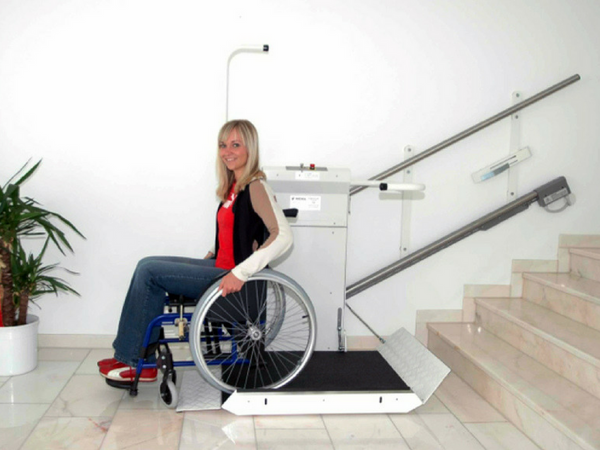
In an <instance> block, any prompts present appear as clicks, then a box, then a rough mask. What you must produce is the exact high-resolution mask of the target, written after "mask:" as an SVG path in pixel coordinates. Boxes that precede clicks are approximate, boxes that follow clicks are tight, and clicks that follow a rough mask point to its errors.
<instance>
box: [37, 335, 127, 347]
mask: <svg viewBox="0 0 600 450" xmlns="http://www.w3.org/2000/svg"><path fill="white" fill-rule="evenodd" d="M114 340H115V336H114V335H107V334H39V335H38V346H39V347H53V348H112V343H113V341H114Z"/></svg>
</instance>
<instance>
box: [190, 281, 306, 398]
mask: <svg viewBox="0 0 600 450" xmlns="http://www.w3.org/2000/svg"><path fill="white" fill-rule="evenodd" d="M219 283H220V282H216V283H214V284H213V285H212V286H211V287H210V288H208V289H207V291H206V292H205V293H204V295H203V296H202V298H201V299H200V300H199V301H198V304H197V306H196V310H195V312H194V315H193V317H192V322H191V327H190V336H189V338H190V348H191V353H192V357H193V359H194V361H195V363H196V366H197V367H198V370H199V371H200V374H201V375H202V377H203V378H204V379H205V380H206V381H207V382H208V383H209V384H211V385H212V386H214V387H216V388H217V389H220V390H221V391H224V392H228V393H231V392H233V391H235V390H248V389H276V388H278V387H281V386H283V385H284V384H286V383H288V382H289V381H291V380H292V379H293V378H294V377H295V376H296V375H297V374H298V373H300V371H301V370H302V369H303V368H304V366H305V365H306V363H307V362H308V360H309V359H310V356H311V355H312V352H313V349H314V346H315V342H316V316H315V312H314V309H313V306H312V304H311V302H310V300H309V298H308V296H307V295H306V292H304V290H303V289H302V288H301V287H300V286H299V285H298V284H297V283H296V282H295V281H293V280H292V279H291V278H289V277H287V276H285V275H283V274H281V273H279V272H276V271H273V270H270V269H264V270H262V271H261V272H259V273H257V274H255V275H254V276H252V277H251V278H250V279H249V280H248V281H247V282H246V283H244V286H243V288H242V290H241V291H240V292H236V293H234V294H230V295H228V296H226V297H222V296H221V295H220V291H219Z"/></svg>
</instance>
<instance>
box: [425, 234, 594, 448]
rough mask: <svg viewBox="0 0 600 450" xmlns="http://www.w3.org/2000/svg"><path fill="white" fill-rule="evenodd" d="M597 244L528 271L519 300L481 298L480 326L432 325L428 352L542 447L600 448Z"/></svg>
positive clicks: (478, 302) (477, 308) (564, 252)
mask: <svg viewBox="0 0 600 450" xmlns="http://www.w3.org/2000/svg"><path fill="white" fill-rule="evenodd" d="M598 243H599V240H598V239H597V238H594V239H592V242H591V243H589V242H588V244H586V246H580V247H576V246H575V247H571V248H563V249H561V250H560V251H559V259H561V258H562V261H559V262H558V263H557V264H556V267H557V268H559V269H561V270H562V271H563V273H557V272H555V273H536V272H529V273H528V272H525V273H522V278H521V279H520V281H519V288H518V289H511V292H513V293H514V292H518V293H519V294H521V295H520V296H518V297H504V298H489V297H488V298H485V297H482V298H475V301H474V304H475V314H474V319H475V320H474V321H473V322H461V323H451V322H449V323H428V324H427V330H428V336H427V345H428V347H429V349H430V350H431V351H432V352H433V353H435V354H436V355H437V356H438V357H439V358H440V359H441V360H442V361H444V362H445V363H446V364H447V365H448V366H449V367H450V368H451V369H452V371H453V372H454V373H455V374H456V375H458V376H459V377H460V378H462V379H463V380H464V381H465V382H467V383H468V384H469V385H470V386H471V387H473V388H474V389H475V390H476V391H477V392H478V393H479V394H480V395H481V396H482V397H484V398H485V399H486V400H487V401H488V402H489V403H491V404H492V405H493V406H494V407H496V409H498V411H500V412H501V413H502V414H503V415H504V416H505V417H506V418H507V419H508V420H510V421H511V422H512V423H513V424H514V425H515V426H517V427H518V428H519V429H520V430H521V431H523V432H524V433H525V434H526V435H527V436H528V437H529V438H530V439H531V440H532V441H534V442H535V443H536V444H537V445H538V446H540V447H541V448H542V449H548V450H575V449H586V450H592V449H594V450H600V245H598ZM582 247H583V248H582ZM561 252H562V253H561ZM561 255H562V256H561Z"/></svg>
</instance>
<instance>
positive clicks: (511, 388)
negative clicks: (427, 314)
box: [427, 322, 591, 447]
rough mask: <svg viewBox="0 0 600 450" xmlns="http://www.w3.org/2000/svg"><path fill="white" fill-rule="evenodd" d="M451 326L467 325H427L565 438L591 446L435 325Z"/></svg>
mask: <svg viewBox="0 0 600 450" xmlns="http://www.w3.org/2000/svg"><path fill="white" fill-rule="evenodd" d="M450 324H453V325H465V323H449V322H442V323H428V324H427V328H428V329H430V330H432V331H433V332H434V333H435V334H436V335H437V336H438V337H440V339H442V340H443V341H444V342H446V344H448V345H449V346H450V347H451V348H453V349H454V350H455V351H457V352H459V353H460V354H461V355H462V356H463V357H464V358H466V359H467V360H468V361H470V362H471V363H472V364H473V365H475V366H476V367H478V368H479V369H480V370H482V371H483V372H484V373H485V374H486V376H488V377H490V378H492V379H493V380H495V381H496V382H497V383H498V384H499V385H500V386H501V387H502V388H504V389H506V390H507V391H508V392H510V393H511V394H512V395H513V396H514V397H515V398H516V399H517V400H519V401H521V402H523V403H524V404H525V405H526V406H528V407H529V408H531V409H532V410H533V411H534V412H535V413H536V414H538V415H540V416H541V417H542V418H544V419H545V420H546V421H548V422H549V423H550V424H551V425H553V426H554V427H556V428H557V429H558V430H559V431H562V432H563V434H565V436H567V437H569V438H570V439H571V440H573V441H574V442H576V443H578V444H583V445H584V446H586V447H589V446H590V443H589V442H587V441H582V440H581V438H580V436H579V434H577V433H576V432H575V431H574V430H572V429H570V428H568V426H567V425H566V424H564V423H563V422H561V421H560V420H559V419H558V418H557V417H555V416H554V414H552V411H550V410H547V409H544V408H543V406H541V405H539V404H538V403H536V402H535V401H534V400H533V399H532V398H530V397H529V396H527V395H526V394H525V393H524V392H521V391H520V390H519V389H517V388H516V387H514V386H513V385H512V384H511V383H509V382H508V381H506V380H505V379H504V378H503V377H502V376H500V375H499V374H496V373H494V371H493V370H491V369H490V368H488V367H487V366H486V365H485V364H483V363H481V362H479V360H478V359H477V357H475V356H471V355H470V354H469V353H468V352H466V351H465V350H464V349H463V348H462V347H461V346H460V345H459V344H455V343H454V342H453V341H452V340H451V339H450V338H448V337H446V336H445V335H444V334H443V332H442V331H439V330H437V329H435V325H443V326H445V325H450ZM471 325H473V326H477V325H475V324H474V323H471ZM485 331H486V333H488V334H490V335H492V336H493V337H494V338H495V339H498V340H500V341H502V342H503V343H504V344H506V345H508V346H510V347H513V346H512V345H511V344H509V343H507V342H506V341H504V340H502V339H501V338H500V337H498V336H496V335H494V334H493V333H491V332H490V331H488V330H485ZM513 348H515V347H513ZM515 350H516V351H518V352H521V353H523V355H524V356H525V357H527V358H529V359H531V360H533V361H534V362H535V363H536V364H539V365H541V366H544V365H543V364H542V363H540V362H539V361H537V360H535V358H532V357H531V356H529V355H527V354H526V353H524V352H522V351H521V350H519V349H517V348H515ZM482 351H483V352H485V350H483V349H482ZM485 353H487V352H485ZM500 364H502V363H500ZM502 366H503V367H505V368H506V370H508V371H509V372H511V373H515V372H513V370H511V369H510V368H509V367H506V366H505V365H504V364H502ZM544 367H545V366H544ZM548 370H550V371H551V369H548ZM515 375H516V376H518V377H519V378H520V379H522V380H524V381H525V382H526V383H528V384H531V383H530V382H529V381H528V380H525V379H524V378H522V377H521V376H520V375H519V374H517V373H515ZM556 376H558V377H562V376H561V375H558V374H557V375H556ZM562 378H564V377H562ZM565 380H566V381H568V382H569V383H571V384H573V385H574V386H575V387H577V388H578V389H581V388H580V387H579V386H577V385H576V384H574V383H573V382H572V381H570V380H568V379H566V378H565ZM544 395H546V396H547V397H548V395H547V394H545V393H544ZM549 398H551V397H549ZM551 400H552V401H553V402H555V403H557V404H559V405H561V403H560V402H558V401H557V400H555V399H553V398H551ZM561 406H562V405H561ZM569 412H570V413H571V414H573V415H574V416H575V417H577V418H578V419H579V420H581V421H583V422H584V423H586V422H585V421H584V419H581V418H579V417H578V416H577V415H575V414H574V413H573V412H572V411H570V410H569ZM586 425H587V426H590V425H588V424H587V423H586ZM590 427H591V426H590ZM565 432H566V433H565ZM572 435H574V436H575V437H576V438H577V440H574V439H573V438H572V437H571V436H572Z"/></svg>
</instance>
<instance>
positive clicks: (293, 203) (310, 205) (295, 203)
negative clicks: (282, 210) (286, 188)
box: [290, 195, 321, 211]
mask: <svg viewBox="0 0 600 450" xmlns="http://www.w3.org/2000/svg"><path fill="white" fill-rule="evenodd" d="M290 208H298V210H299V211H321V196H320V195H290Z"/></svg>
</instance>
